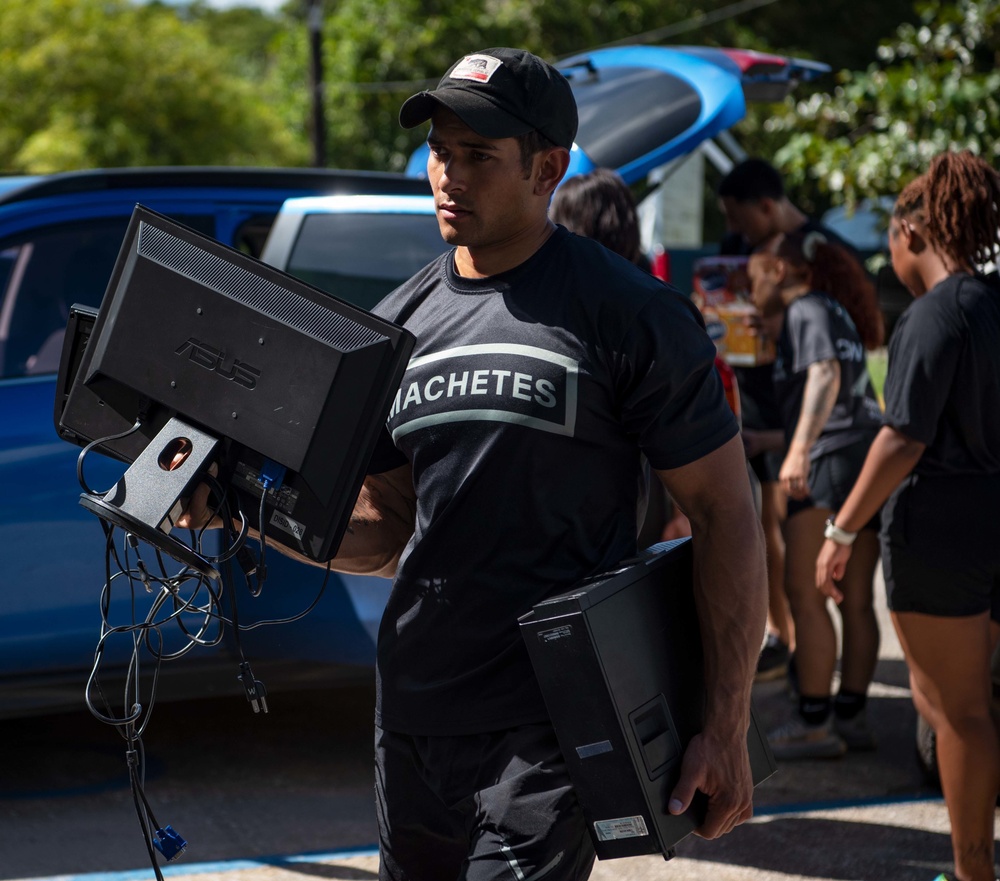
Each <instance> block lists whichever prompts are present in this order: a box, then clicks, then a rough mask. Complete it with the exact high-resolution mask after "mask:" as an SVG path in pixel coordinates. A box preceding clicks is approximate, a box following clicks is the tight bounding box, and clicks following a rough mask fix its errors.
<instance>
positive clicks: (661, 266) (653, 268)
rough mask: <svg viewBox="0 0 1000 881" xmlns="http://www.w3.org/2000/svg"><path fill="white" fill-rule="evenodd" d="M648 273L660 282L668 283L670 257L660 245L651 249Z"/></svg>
mask: <svg viewBox="0 0 1000 881" xmlns="http://www.w3.org/2000/svg"><path fill="white" fill-rule="evenodd" d="M650 272H652V273H653V275H655V276H656V277H657V278H658V279H659V280H660V281H665V282H667V283H668V284H669V283H670V255H669V254H668V253H667V252H666V251H665V250H664V248H663V246H662V245H657V246H656V247H655V248H654V249H653V256H652V259H651V260H650Z"/></svg>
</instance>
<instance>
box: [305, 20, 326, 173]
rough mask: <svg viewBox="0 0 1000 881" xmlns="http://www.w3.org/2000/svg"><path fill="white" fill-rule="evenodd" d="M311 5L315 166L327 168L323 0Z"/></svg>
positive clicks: (310, 49)
mask: <svg viewBox="0 0 1000 881" xmlns="http://www.w3.org/2000/svg"><path fill="white" fill-rule="evenodd" d="M306 2H307V3H308V4H309V18H308V27H309V58H310V63H309V87H310V92H311V96H312V146H313V166H314V167H316V168H324V167H326V117H325V115H324V112H323V0H306Z"/></svg>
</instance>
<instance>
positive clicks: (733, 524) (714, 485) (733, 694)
mask: <svg viewBox="0 0 1000 881" xmlns="http://www.w3.org/2000/svg"><path fill="white" fill-rule="evenodd" d="M657 473H658V474H659V476H660V478H661V480H663V482H664V484H665V485H666V486H667V488H668V490H669V491H670V492H671V494H672V495H673V497H674V498H675V499H676V500H677V502H678V504H679V505H680V506H681V508H682V509H683V510H684V511H685V512H686V513H687V515H688V517H689V518H690V520H691V532H692V542H693V550H694V563H695V598H696V602H697V605H698V619H699V626H700V629H701V636H702V646H703V652H704V664H705V685H706V688H707V697H708V706H707V710H708V714H707V717H706V723H707V725H717V726H718V728H717V729H716V730H718V731H721V730H723V728H724V726H726V725H732V724H734V722H735V720H737V719H739V720H740V723H741V724H742V723H743V722H746V723H747V724H749V717H748V713H749V706H750V689H751V686H752V684H753V676H754V672H755V670H756V667H757V658H758V655H759V654H760V645H761V642H762V641H763V638H764V625H765V621H766V617H767V567H766V561H765V556H764V534H763V529H762V527H761V524H760V518H759V516H758V515H757V511H756V509H755V508H754V504H753V495H752V493H751V489H750V479H749V476H748V474H747V463H746V457H745V456H744V454H743V449H742V442H741V441H740V439H739V438H733V440H731V441H729V442H728V443H727V444H726V445H725V446H723V447H721V448H720V449H718V450H716V451H715V452H714V453H711V454H709V455H708V456H706V457H705V458H703V459H700V460H698V461H697V462H695V463H692V464H691V465H689V466H685V467H683V468H679V469H674V470H672V471H659V472H657Z"/></svg>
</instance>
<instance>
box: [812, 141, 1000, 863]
mask: <svg viewBox="0 0 1000 881" xmlns="http://www.w3.org/2000/svg"><path fill="white" fill-rule="evenodd" d="M998 242H1000V175H998V174H997V172H996V171H995V170H994V169H993V168H991V167H990V166H989V165H988V164H987V163H986V162H985V161H983V160H982V159H980V158H978V157H976V156H974V155H973V154H971V153H969V152H968V151H963V152H946V153H942V154H940V155H938V156H936V157H935V158H934V160H933V161H932V162H931V164H930V166H929V168H928V170H927V172H926V173H925V174H923V175H921V176H920V177H919V178H917V179H916V180H915V181H913V182H912V183H910V184H909V185H908V186H907V187H906V188H905V189H904V190H903V191H902V193H901V194H900V196H899V199H898V200H897V202H896V206H895V209H894V211H893V216H892V220H891V223H890V227H889V250H890V253H891V256H892V264H893V268H894V269H895V271H896V274H897V275H898V276H899V278H900V279H901V280H902V282H903V283H904V284H905V285H906V287H907V288H909V290H910V292H911V293H912V294H913V296H914V297H915V298H916V299H915V301H914V302H913V303H912V304H911V305H910V306H909V307H908V308H907V309H906V311H905V312H904V313H903V315H902V317H901V318H900V319H899V321H898V323H897V324H896V329H895V330H894V331H893V336H892V340H891V342H890V345H889V366H888V374H887V377H886V387H885V403H886V411H885V423H886V424H885V427H883V428H882V429H881V431H880V432H879V434H878V437H877V438H876V440H875V442H874V443H873V445H872V448H871V451H870V452H869V454H868V457H867V459H866V460H865V463H864V468H863V469H862V472H861V475H860V477H859V478H858V481H857V483H856V485H855V486H854V489H853V490H852V491H851V494H850V495H849V496H848V498H847V500H846V501H845V502H844V504H843V505H842V506H841V508H840V510H839V512H838V513H837V514H836V516H835V517H834V518H833V519H831V521H830V523H829V525H828V527H827V541H826V543H825V544H824V546H823V550H822V552H821V553H820V556H819V559H818V560H817V564H816V582H817V586H818V587H819V589H820V590H821V591H823V592H824V593H826V594H827V595H829V596H832V597H834V598H835V599H836V598H839V596H840V593H839V591H838V589H837V582H838V580H839V579H840V578H841V577H842V575H843V573H844V567H845V566H846V565H847V564H848V561H849V560H850V557H851V550H852V544H851V542H852V540H853V536H854V534H855V533H856V532H857V530H858V529H859V528H860V527H861V525H862V524H864V523H866V522H867V521H868V520H869V519H870V518H871V517H872V516H873V515H874V514H875V513H876V512H877V511H878V510H879V508H880V507H881V506H882V505H883V503H885V507H884V508H883V510H882V531H881V546H882V563H883V570H884V574H885V583H886V593H887V597H888V601H889V608H890V610H891V613H892V620H893V624H894V626H895V628H896V632H897V633H898V634H899V640H900V643H901V644H902V647H903V651H904V653H905V655H906V660H907V663H908V665H909V668H910V682H911V686H912V691H913V702H914V705H915V706H916V708H917V710H918V712H919V713H920V714H921V716H923V717H924V718H925V719H926V720H927V722H928V723H929V724H930V725H931V727H932V728H933V729H934V731H935V734H936V738H937V755H938V769H939V771H940V775H941V783H942V788H943V790H944V797H945V802H946V803H947V805H948V815H949V818H950V820H951V840H952V850H953V856H954V861H955V878H957V879H959V881H987V879H993V878H994V877H995V875H994V833H993V829H994V815H995V810H996V799H997V793H998V791H1000V732H998V729H997V725H996V719H995V717H994V716H993V715H992V713H991V709H992V707H991V704H992V701H991V695H992V684H991V675H990V663H991V657H992V655H993V650H994V648H995V647H996V644H997V641H998V638H1000V518H998V517H997V514H996V509H997V502H998V500H1000V289H998V287H997V285H996V283H995V280H994V281H992V282H991V281H988V280H987V279H986V278H985V277H983V276H982V275H981V274H980V272H981V268H982V267H983V266H984V265H985V264H987V263H988V262H995V261H996V260H997V256H998V250H1000V246H998Z"/></svg>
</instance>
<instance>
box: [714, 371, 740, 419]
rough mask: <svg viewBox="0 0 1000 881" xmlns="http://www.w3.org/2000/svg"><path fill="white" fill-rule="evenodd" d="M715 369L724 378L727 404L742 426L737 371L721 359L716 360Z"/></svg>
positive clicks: (723, 384) (723, 383)
mask: <svg viewBox="0 0 1000 881" xmlns="http://www.w3.org/2000/svg"><path fill="white" fill-rule="evenodd" d="M715 369H716V370H718V371H719V376H720V377H721V378H722V387H723V388H724V389H725V391H726V402H727V403H728V404H729V407H730V409H731V410H732V411H733V414H734V415H735V416H736V421H737V422H739V423H740V424H741V425H742V423H743V412H742V409H741V407H740V387H739V383H737V381H736V371H735V370H733V368H732V367H730V366H729V364H727V363H726V362H725V361H723V360H722V359H721V358H719V357H716V359H715Z"/></svg>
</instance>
